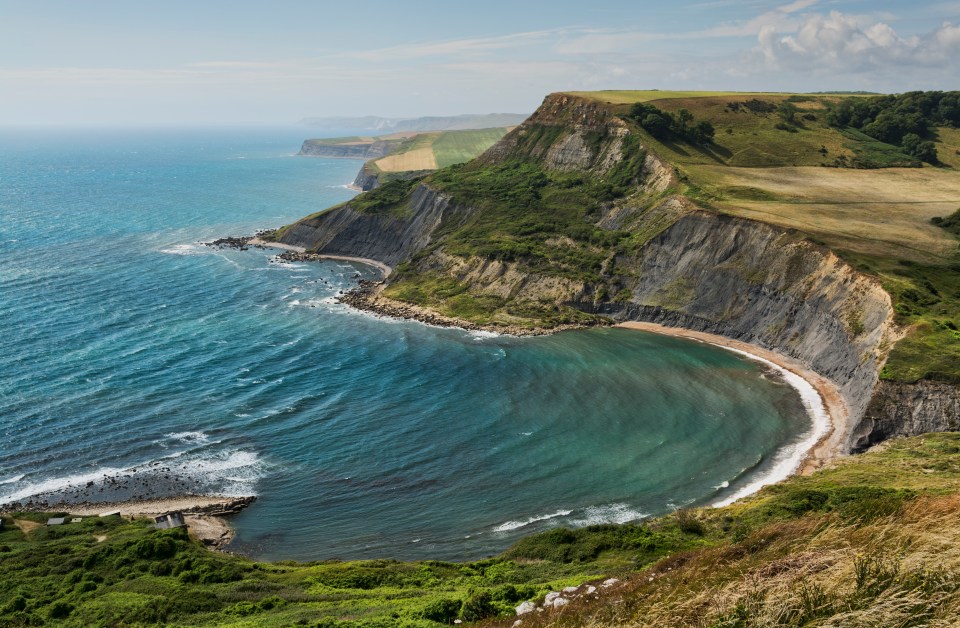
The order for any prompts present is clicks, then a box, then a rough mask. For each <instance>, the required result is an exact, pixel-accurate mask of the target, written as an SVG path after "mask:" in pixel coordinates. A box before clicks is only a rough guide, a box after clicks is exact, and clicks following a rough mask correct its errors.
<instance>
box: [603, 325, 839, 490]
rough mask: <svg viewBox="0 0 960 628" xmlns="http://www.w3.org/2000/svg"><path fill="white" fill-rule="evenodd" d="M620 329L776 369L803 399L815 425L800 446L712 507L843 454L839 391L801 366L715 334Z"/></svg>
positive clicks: (653, 328)
mask: <svg viewBox="0 0 960 628" xmlns="http://www.w3.org/2000/svg"><path fill="white" fill-rule="evenodd" d="M617 327H622V328H625V329H636V330H640V331H647V332H652V333H657V334H661V335H665V336H674V337H678V338H687V339H690V340H698V341H700V342H705V343H707V344H711V345H714V346H716V347H719V348H721V349H726V350H727V351H731V352H733V353H736V354H738V355H741V356H743V357H745V358H747V359H749V360H753V361H755V362H759V363H761V364H763V365H764V366H766V367H768V368H770V369H772V370H773V371H775V372H776V373H777V374H778V375H780V377H781V378H782V379H783V381H784V382H786V383H787V384H788V385H789V386H791V387H792V388H793V389H794V390H796V391H797V393H798V394H799V395H800V401H801V403H802V404H803V407H804V409H805V410H806V412H807V415H808V416H809V417H810V420H811V426H810V429H808V430H807V431H806V432H805V433H804V434H803V435H801V437H800V438H799V440H798V441H797V442H795V443H793V444H790V445H787V446H786V447H782V448H781V449H780V450H778V451H777V453H776V454H775V457H774V463H773V467H772V468H771V469H770V470H769V471H767V472H766V473H764V474H763V475H761V476H759V477H757V478H754V479H753V480H751V481H750V482H749V483H748V484H746V485H745V486H743V487H741V488H739V489H737V490H736V491H734V493H733V494H731V495H729V496H727V497H723V498H722V499H719V500H717V501H715V502H712V503H711V506H713V507H721V506H727V505H729V504H732V503H733V502H735V501H737V500H739V499H742V498H744V497H747V496H748V495H752V494H753V493H756V492H757V491H759V490H760V489H761V488H763V487H764V486H768V485H770V484H776V483H777V482H780V481H782V480H785V479H786V478H788V477H790V476H791V475H794V474H795V473H807V472H810V471H813V470H814V469H817V468H820V467H822V466H823V465H824V464H826V463H827V462H829V461H830V460H832V459H833V458H835V457H837V456H839V455H840V453H841V451H840V445H841V443H842V442H844V440H845V437H846V435H847V431H848V429H849V428H848V424H849V421H848V420H847V419H848V417H849V411H848V409H847V406H846V403H845V402H844V401H843V396H842V395H841V394H840V391H839V390H838V389H837V387H836V385H835V384H834V383H833V382H831V381H830V380H828V379H826V378H824V377H821V376H820V375H818V374H816V373H814V372H812V371H810V370H809V369H807V368H803V367H801V366H800V365H796V364H791V363H790V362H789V360H787V359H786V358H784V357H783V356H781V355H779V354H777V353H775V352H773V351H769V350H764V349H761V348H759V347H754V346H752V345H749V344H747V343H745V342H740V341H737V340H732V339H730V338H725V337H724V336H719V335H716V334H709V333H705V332H698V331H693V330H689V329H684V328H682V327H667V326H665V325H660V324H657V323H646V322H640V321H628V322H623V323H619V324H618V325H617ZM761 353H762V355H761Z"/></svg>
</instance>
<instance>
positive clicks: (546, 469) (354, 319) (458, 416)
mask: <svg viewBox="0 0 960 628" xmlns="http://www.w3.org/2000/svg"><path fill="white" fill-rule="evenodd" d="M307 135H308V131H305V130H303V129H256V130H250V129H245V130H244V129H222V130H196V129H194V130H167V131H117V130H111V131H104V130H86V131H69V130H57V131H50V130H20V131H12V130H0V217H2V221H0V321H2V324H3V329H2V334H0V503H7V502H11V501H26V500H27V499H29V498H30V497H31V496H33V495H37V494H40V493H44V492H46V491H52V490H57V491H60V493H59V495H64V494H66V495H67V496H68V497H69V496H73V495H75V494H80V495H83V496H86V497H92V498H94V499H98V500H111V499H124V498H129V497H132V496H138V495H141V494H148V495H150V496H160V495H168V494H173V493H181V492H196V493H221V494H232V495H245V494H257V495H259V500H258V501H257V502H256V503H255V504H254V505H253V506H252V507H250V508H249V509H247V510H246V511H244V512H243V513H242V514H241V515H239V516H238V517H236V518H235V519H234V522H235V524H236V527H237V529H238V535H237V539H236V541H235V543H234V546H233V548H234V549H235V550H237V551H243V552H248V553H250V554H252V555H255V556H258V557H265V558H298V559H320V558H330V557H340V558H358V557H395V558H425V557H430V558H438V559H465V558H476V557H481V556H485V555H488V554H491V553H495V552H497V551H500V550H502V549H504V548H505V547H506V546H508V545H509V544H510V543H511V542H512V541H514V540H515V539H517V538H518V537H519V536H521V535H523V534H527V533H529V532H533V531H537V530H543V529H546V528H548V527H551V526H555V525H573V526H577V525H585V524H588V523H597V522H604V521H618V522H620V521H629V520H633V519H636V518H639V517H642V516H645V515H649V514H657V513H663V512H665V511H668V510H670V509H672V508H675V507H677V506H680V505H684V504H689V503H706V502H709V501H711V500H714V499H718V498H720V497H722V496H723V495H727V494H730V492H731V491H734V490H735V489H736V488H737V487H738V486H742V485H743V484H745V483H747V482H749V481H750V480H751V479H753V478H755V477H756V476H757V474H762V473H764V472H765V471H766V470H768V469H769V467H770V465H771V464H772V461H773V460H774V459H775V457H776V452H777V451H778V450H781V449H782V448H783V447H785V446H788V445H790V444H791V443H795V442H796V440H797V439H798V437H799V435H800V434H801V433H802V432H804V431H805V430H807V429H808V428H809V425H810V421H809V419H808V418H807V417H806V415H805V413H804V410H803V408H802V406H801V403H800V400H799V398H798V395H797V394H796V393H795V392H794V391H793V389H791V388H789V387H787V386H786V385H784V384H783V383H781V382H779V381H777V379H776V378H774V377H770V376H769V374H767V375H765V373H764V367H762V366H759V365H756V364H754V363H752V362H750V361H747V360H745V359H743V358H741V357H739V356H737V355H734V354H732V353H728V352H726V351H723V350H720V349H718V348H715V347H712V346H709V345H703V344H699V343H694V342H689V341H684V340H679V339H674V338H666V337H660V336H656V335H651V334H645V333H640V332H636V331H627V330H622V329H604V330H591V331H583V332H567V333H562V334H558V335H555V336H551V337H543V338H512V337H497V336H492V335H488V334H471V333H467V332H462V331H459V330H452V329H437V328H432V327H427V326H424V325H421V324H418V323H414V322H401V321H389V320H379V319H376V318H374V317H371V316H368V315H365V314H360V313H357V312H354V311H351V310H350V309H348V308H346V307H345V306H342V305H339V304H336V303H335V302H334V300H333V297H334V296H335V295H336V293H337V292H338V291H340V290H345V289H348V288H349V286H350V285H352V283H353V282H354V281H355V280H356V275H357V274H360V275H362V276H373V275H374V274H375V273H374V271H373V270H372V269H369V268H366V267H364V266H362V265H357V264H352V263H346V262H324V263H318V264H289V265H281V264H274V263H271V262H270V257H271V254H272V253H271V252H269V251H262V250H251V251H236V250H222V251H221V250H214V249H210V248H208V247H204V246H202V245H199V244H198V241H202V240H210V239H213V238H216V237H220V236H224V235H240V234H249V233H252V232H253V231H254V230H256V229H259V228H266V227H275V226H278V225H281V224H285V223H288V222H291V221H293V220H295V219H296V218H299V217H301V216H303V215H306V214H309V213H312V212H315V211H317V210H318V209H321V208H323V207H326V206H329V205H332V204H335V203H338V202H341V201H344V200H346V199H348V198H350V196H351V195H352V192H350V191H349V190H347V189H345V188H344V187H343V184H345V183H349V182H350V181H351V180H352V178H353V176H354V174H355V173H356V171H357V169H358V168H359V166H360V163H359V162H357V161H345V160H344V161H338V160H326V159H313V158H297V157H293V156H291V155H292V153H295V152H296V151H297V149H298V148H299V144H300V142H301V141H302V139H303V138H304V137H306V136H307ZM727 484H729V486H727ZM64 491H65V493H64Z"/></svg>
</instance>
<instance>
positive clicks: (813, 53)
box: [756, 11, 960, 78]
mask: <svg viewBox="0 0 960 628" xmlns="http://www.w3.org/2000/svg"><path fill="white" fill-rule="evenodd" d="M757 38H758V42H759V45H758V46H757V48H756V52H758V53H759V54H760V55H762V57H763V59H764V60H765V61H766V65H767V66H768V67H769V68H772V69H777V68H781V69H784V68H785V69H790V70H795V71H809V72H812V73H828V72H870V71H877V70H886V71H899V70H897V69H896V68H903V67H911V66H913V67H916V66H921V67H932V66H937V65H941V66H942V67H943V69H944V70H945V71H947V70H948V69H949V68H951V67H953V68H955V67H956V65H957V64H956V58H957V54H958V53H960V27H958V26H955V25H953V24H950V23H944V24H943V25H942V26H941V27H940V28H938V29H936V30H934V31H932V32H929V33H926V34H923V35H915V36H911V37H901V36H900V35H899V34H897V32H896V31H895V30H894V29H893V28H892V27H891V26H890V25H888V24H886V23H884V22H870V21H867V20H865V18H863V17H860V16H852V15H846V14H843V13H840V12H838V11H831V12H830V13H829V14H826V15H823V14H811V15H807V16H805V17H804V19H803V21H802V23H800V24H799V25H798V27H797V28H796V30H795V31H794V32H791V33H790V34H784V32H783V31H781V30H779V29H778V28H776V27H775V26H773V25H770V26H765V27H764V28H763V29H761V31H760V33H759V34H758V37H757ZM944 78H946V77H944Z"/></svg>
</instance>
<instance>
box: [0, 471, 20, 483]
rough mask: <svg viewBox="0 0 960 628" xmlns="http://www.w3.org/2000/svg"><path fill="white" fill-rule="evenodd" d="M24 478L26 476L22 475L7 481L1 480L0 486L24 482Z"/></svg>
mask: <svg viewBox="0 0 960 628" xmlns="http://www.w3.org/2000/svg"><path fill="white" fill-rule="evenodd" d="M24 477H26V475H25V474H23V473H21V474H20V475H15V476H13V477H12V478H8V479H6V480H0V484H14V483H16V482H19V481H20V480H22V479H23V478H24Z"/></svg>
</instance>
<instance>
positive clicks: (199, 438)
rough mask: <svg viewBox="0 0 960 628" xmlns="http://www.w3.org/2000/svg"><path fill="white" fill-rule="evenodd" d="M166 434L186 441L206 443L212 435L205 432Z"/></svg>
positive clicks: (174, 438) (168, 436) (173, 438)
mask: <svg viewBox="0 0 960 628" xmlns="http://www.w3.org/2000/svg"><path fill="white" fill-rule="evenodd" d="M164 436H166V437H167V438H170V439H172V440H178V441H181V442H184V443H206V442H209V440H210V437H209V436H207V435H206V434H204V433H203V432H172V433H170V434H164Z"/></svg>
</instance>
